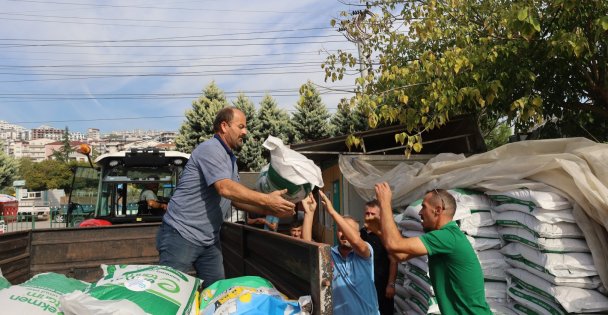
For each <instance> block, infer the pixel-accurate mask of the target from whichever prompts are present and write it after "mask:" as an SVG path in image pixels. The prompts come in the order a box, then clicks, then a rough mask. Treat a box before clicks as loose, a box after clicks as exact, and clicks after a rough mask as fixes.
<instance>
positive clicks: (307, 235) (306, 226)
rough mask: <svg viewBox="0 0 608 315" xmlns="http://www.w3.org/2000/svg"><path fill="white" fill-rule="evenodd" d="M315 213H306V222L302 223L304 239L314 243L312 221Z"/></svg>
mask: <svg viewBox="0 0 608 315" xmlns="http://www.w3.org/2000/svg"><path fill="white" fill-rule="evenodd" d="M313 215H314V212H313V213H309V212H307V213H304V222H303V223H302V239H304V240H307V241H312V221H313V219H314V218H313Z"/></svg>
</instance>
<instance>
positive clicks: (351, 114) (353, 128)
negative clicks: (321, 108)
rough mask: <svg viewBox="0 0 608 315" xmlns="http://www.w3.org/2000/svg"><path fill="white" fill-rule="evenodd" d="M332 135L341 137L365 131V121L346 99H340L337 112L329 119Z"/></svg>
mask: <svg viewBox="0 0 608 315" xmlns="http://www.w3.org/2000/svg"><path fill="white" fill-rule="evenodd" d="M331 124H332V125H333V127H334V128H333V135H334V136H342V135H348V134H353V133H356V132H359V131H365V130H367V119H366V118H365V116H364V115H363V113H361V112H360V111H359V110H357V108H356V107H353V106H351V104H350V102H349V101H348V100H346V99H341V100H340V103H339V104H338V110H337V111H336V112H335V113H334V114H333V116H332V117H331Z"/></svg>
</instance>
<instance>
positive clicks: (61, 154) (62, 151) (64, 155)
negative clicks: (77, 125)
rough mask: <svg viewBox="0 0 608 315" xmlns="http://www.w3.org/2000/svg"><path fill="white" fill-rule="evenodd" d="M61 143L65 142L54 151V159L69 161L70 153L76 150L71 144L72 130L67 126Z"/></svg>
mask: <svg viewBox="0 0 608 315" xmlns="http://www.w3.org/2000/svg"><path fill="white" fill-rule="evenodd" d="M61 143H62V144H63V145H62V147H61V148H59V150H55V151H53V154H52V156H53V159H55V160H57V161H59V162H62V163H68V162H69V161H70V154H71V153H72V152H74V150H73V149H72V146H71V145H70V131H69V130H68V127H67V126H66V127H65V130H64V131H63V138H62V140H61Z"/></svg>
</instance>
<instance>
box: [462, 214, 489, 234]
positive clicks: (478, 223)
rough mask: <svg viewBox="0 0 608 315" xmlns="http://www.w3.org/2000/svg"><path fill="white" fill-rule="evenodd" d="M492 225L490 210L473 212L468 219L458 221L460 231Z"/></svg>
mask: <svg viewBox="0 0 608 315" xmlns="http://www.w3.org/2000/svg"><path fill="white" fill-rule="evenodd" d="M493 224H494V218H493V217H492V212H491V211H490V210H487V211H475V212H473V213H471V215H470V216H469V217H467V218H464V219H462V220H460V228H461V229H467V228H474V227H482V226H490V225H493Z"/></svg>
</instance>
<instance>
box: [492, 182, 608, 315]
mask: <svg viewBox="0 0 608 315" xmlns="http://www.w3.org/2000/svg"><path fill="white" fill-rule="evenodd" d="M486 194H487V195H488V196H490V198H492V199H493V200H494V201H496V202H497V205H496V206H495V207H494V212H493V216H494V219H495V221H496V224H497V225H499V226H500V228H499V229H498V232H499V233H500V235H501V237H502V239H503V240H504V241H505V242H507V243H506V245H505V246H504V247H503V248H502V249H501V252H502V254H503V255H504V259H505V260H506V262H507V263H508V264H509V269H507V283H508V286H507V294H508V300H509V301H508V306H509V308H511V309H512V310H513V311H515V312H516V313H517V314H568V313H576V314H582V313H593V312H602V313H605V312H607V311H608V298H606V296H604V295H603V294H602V293H600V292H599V291H598V289H600V288H602V284H601V281H600V278H599V277H598V273H597V270H596V267H595V265H594V263H593V258H592V256H591V253H590V250H589V247H588V246H587V242H586V241H585V238H584V236H583V233H582V231H581V230H580V229H579V227H578V226H577V225H576V222H575V220H574V217H573V216H572V208H573V205H572V204H571V203H570V202H569V201H568V200H567V199H566V198H565V197H563V196H561V195H559V194H557V193H552V192H540V191H531V190H529V189H526V188H522V189H516V190H513V191H503V192H486Z"/></svg>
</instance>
